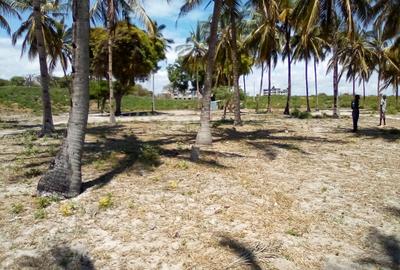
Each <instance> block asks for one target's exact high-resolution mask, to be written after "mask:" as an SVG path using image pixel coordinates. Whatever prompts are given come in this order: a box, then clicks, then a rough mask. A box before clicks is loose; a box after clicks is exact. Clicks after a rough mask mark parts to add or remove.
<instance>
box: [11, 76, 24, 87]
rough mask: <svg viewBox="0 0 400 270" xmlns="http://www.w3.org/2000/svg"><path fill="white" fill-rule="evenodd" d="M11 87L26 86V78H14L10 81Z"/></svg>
mask: <svg viewBox="0 0 400 270" xmlns="http://www.w3.org/2000/svg"><path fill="white" fill-rule="evenodd" d="M10 83H11V85H14V86H24V85H25V78H24V77H21V76H14V77H12V78H11V79H10Z"/></svg>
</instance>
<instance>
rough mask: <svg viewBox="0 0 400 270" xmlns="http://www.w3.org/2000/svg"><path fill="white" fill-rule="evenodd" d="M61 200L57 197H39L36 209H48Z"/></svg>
mask: <svg viewBox="0 0 400 270" xmlns="http://www.w3.org/2000/svg"><path fill="white" fill-rule="evenodd" d="M59 200H60V199H59V198H57V197H49V196H44V197H38V198H37V199H36V207H37V208H38V209H44V208H46V207H48V206H49V205H50V204H51V203H52V202H58V201H59Z"/></svg>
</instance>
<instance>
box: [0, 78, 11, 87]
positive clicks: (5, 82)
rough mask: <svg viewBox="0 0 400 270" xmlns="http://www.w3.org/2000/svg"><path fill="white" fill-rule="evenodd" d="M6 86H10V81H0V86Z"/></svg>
mask: <svg viewBox="0 0 400 270" xmlns="http://www.w3.org/2000/svg"><path fill="white" fill-rule="evenodd" d="M7 85H10V81H8V80H4V79H0V86H7Z"/></svg>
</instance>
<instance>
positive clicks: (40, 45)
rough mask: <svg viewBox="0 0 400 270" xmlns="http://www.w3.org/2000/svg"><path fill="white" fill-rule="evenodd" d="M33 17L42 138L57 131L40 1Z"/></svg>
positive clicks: (35, 1)
mask: <svg viewBox="0 0 400 270" xmlns="http://www.w3.org/2000/svg"><path fill="white" fill-rule="evenodd" d="M33 14H34V15H33V16H34V20H35V36H36V40H37V44H36V45H37V50H38V54H39V64H40V82H41V86H42V105H43V122H42V130H41V132H40V136H44V135H45V134H51V133H52V132H54V131H55V129H54V124H53V115H52V112H51V98H50V93H49V71H48V67H47V53H46V47H45V44H44V36H43V29H42V13H41V7H40V0H34V1H33Z"/></svg>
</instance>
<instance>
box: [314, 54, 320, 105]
mask: <svg viewBox="0 0 400 270" xmlns="http://www.w3.org/2000/svg"><path fill="white" fill-rule="evenodd" d="M314 87H315V110H316V111H319V105H318V78H317V60H316V59H315V58H314Z"/></svg>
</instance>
